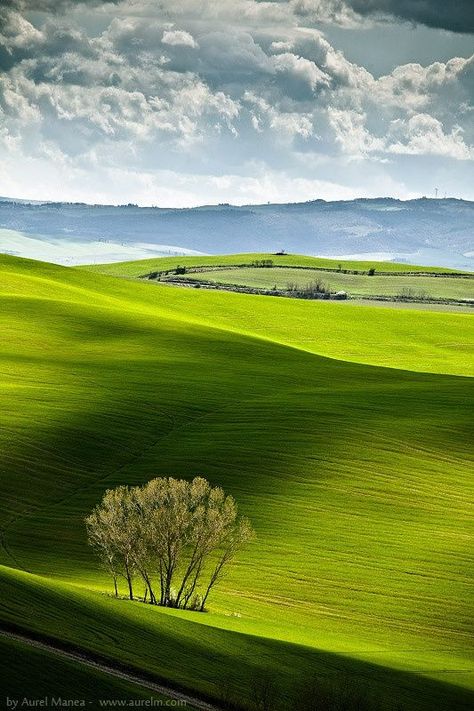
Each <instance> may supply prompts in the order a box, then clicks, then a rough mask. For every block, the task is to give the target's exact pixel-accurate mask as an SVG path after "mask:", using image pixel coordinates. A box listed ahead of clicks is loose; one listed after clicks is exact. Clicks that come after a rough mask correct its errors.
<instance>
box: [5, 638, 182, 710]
mask: <svg viewBox="0 0 474 711" xmlns="http://www.w3.org/2000/svg"><path fill="white" fill-rule="evenodd" d="M0 675H1V679H2V687H1V691H0V704H1V708H5V707H6V704H7V699H10V703H11V701H12V700H16V701H18V707H19V708H21V705H22V704H23V708H27V707H28V705H27V704H26V703H25V699H27V700H28V704H33V703H34V702H35V701H42V700H45V699H47V700H48V706H46V708H48V707H49V708H52V704H53V699H54V703H56V704H57V707H58V708H61V704H62V703H63V702H69V704H70V702H71V701H74V702H77V705H76V708H81V707H83V708H88V709H93V710H94V711H98V709H100V708H105V707H101V705H100V702H99V700H104V701H109V700H111V701H114V700H116V699H118V700H121V701H123V702H127V703H129V702H130V701H132V702H133V703H137V702H138V703H140V702H144V701H148V700H149V699H154V700H155V701H162V702H163V705H164V704H165V703H166V701H170V700H169V699H166V698H165V697H162V696H159V695H157V694H154V693H153V692H151V691H149V690H147V689H142V688H140V687H138V686H137V685H136V684H131V683H128V682H127V681H125V680H121V679H119V678H116V677H114V676H111V675H108V674H106V673H102V672H100V671H98V670H96V669H92V668H91V667H89V666H85V665H83V664H80V663H77V662H74V661H72V660H70V659H64V658H62V657H61V656H59V655H58V654H56V653H54V652H47V651H46V650H44V649H38V648H35V647H31V646H29V645H27V644H24V643H22V642H19V641H16V640H12V639H8V638H5V637H2V636H1V635H0ZM70 705H71V704H70ZM66 707H67V706H66ZM10 708H11V706H10ZM43 708H45V706H44V705H43ZM109 708H110V707H109ZM170 708H171V706H170ZM177 708H179V707H177ZM181 708H184V707H181ZM186 708H187V709H188V711H193V710H192V707H191V706H189V705H188V706H187V707H186Z"/></svg>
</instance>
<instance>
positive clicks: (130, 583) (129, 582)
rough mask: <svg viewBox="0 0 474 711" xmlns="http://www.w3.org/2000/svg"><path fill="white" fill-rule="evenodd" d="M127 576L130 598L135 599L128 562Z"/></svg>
mask: <svg viewBox="0 0 474 711" xmlns="http://www.w3.org/2000/svg"><path fill="white" fill-rule="evenodd" d="M125 577H126V578H127V583H128V596H129V598H130V600H133V587H132V576H131V575H130V570H129V567H128V565H127V564H125Z"/></svg>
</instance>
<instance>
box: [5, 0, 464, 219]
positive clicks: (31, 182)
mask: <svg viewBox="0 0 474 711" xmlns="http://www.w3.org/2000/svg"><path fill="white" fill-rule="evenodd" d="M473 52H474V2H473V0H456V2H451V3H450V2H447V1H446V0H272V1H265V0H122V1H120V0H119V1H117V2H107V3H104V2H100V1H99V0H88V1H87V2H72V1H71V0H0V195H3V196H9V197H17V198H26V199H37V200H57V201H77V202H88V203H107V204H124V203H137V204H139V205H159V206H163V207H166V206H169V207H186V206H193V205H201V204H215V203H227V202H230V203H233V204H247V203H264V202H296V201H305V200H312V199H318V198H323V199H325V200H339V199H352V198H356V197H377V196H393V197H396V198H401V199H410V198H417V197H421V196H423V195H426V196H428V197H435V196H436V194H437V195H438V196H439V197H443V196H444V195H447V196H452V197H458V198H464V199H470V200H474V54H473ZM436 191H437V192H436Z"/></svg>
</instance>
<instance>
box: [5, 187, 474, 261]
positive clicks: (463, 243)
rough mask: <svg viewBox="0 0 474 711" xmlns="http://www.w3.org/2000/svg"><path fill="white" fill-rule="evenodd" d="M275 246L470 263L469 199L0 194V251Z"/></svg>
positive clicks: (472, 213)
mask: <svg viewBox="0 0 474 711" xmlns="http://www.w3.org/2000/svg"><path fill="white" fill-rule="evenodd" d="M282 249H284V250H286V251H287V252H290V253H301V254H308V255H320V256H334V257H340V258H343V257H351V258H358V257H360V258H369V259H373V260H374V261H376V260H378V259H386V260H394V261H407V262H414V263H419V264H427V265H439V266H446V267H453V268H460V269H461V268H463V269H471V270H474V202H468V201H464V200H455V199H444V200H432V199H427V198H421V199H419V200H408V201H401V200H395V199H392V198H376V199H359V200H350V201H338V202H326V201H324V200H314V201H311V202H306V203H290V204H282V205H278V204H277V205H274V204H268V205H247V206H242V207H236V206H232V205H218V206H203V207H198V208H190V209H165V208H155V207H138V206H136V205H122V206H110V205H85V204H77V203H73V204H70V203H49V202H48V203H46V202H45V203H41V202H32V201H31V202H28V201H25V200H13V199H9V198H0V251H3V252H9V253H11V254H18V255H20V256H27V257H33V258H37V259H47V260H49V261H54V262H58V263H64V264H78V263H86V262H99V261H104V262H106V261H116V260H123V259H134V258H136V259H138V258H144V257H152V256H160V255H169V254H179V255H181V254H196V253H207V254H217V253H227V254H231V253H236V252H276V251H279V250H282Z"/></svg>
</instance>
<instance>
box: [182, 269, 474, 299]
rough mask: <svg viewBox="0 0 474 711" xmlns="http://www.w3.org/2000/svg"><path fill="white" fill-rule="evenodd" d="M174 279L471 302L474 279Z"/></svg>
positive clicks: (261, 273)
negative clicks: (313, 287) (319, 284)
mask: <svg viewBox="0 0 474 711" xmlns="http://www.w3.org/2000/svg"><path fill="white" fill-rule="evenodd" d="M172 278H173V279H177V280H179V279H196V280H198V281H201V280H202V281H212V282H215V283H216V284H236V285H239V286H250V287H256V288H258V289H273V288H276V289H283V290H286V289H288V286H289V285H290V284H291V285H296V287H297V288H302V287H305V286H308V285H309V284H312V283H314V282H315V281H322V282H323V284H324V286H325V287H327V288H328V289H329V290H330V291H332V292H334V291H340V290H343V291H346V292H347V293H348V294H349V295H350V296H362V297H364V296H374V295H375V296H395V297H400V296H403V294H406V293H410V294H412V296H413V297H414V298H417V297H418V298H421V299H423V298H425V299H428V298H431V299H458V300H459V299H472V300H474V279H466V278H463V277H458V278H456V277H436V278H434V277H422V276H396V277H387V276H377V275H374V276H366V275H362V274H343V273H340V274H339V273H337V272H327V273H325V272H321V271H318V270H316V269H315V270H312V269H291V268H288V269H286V268H279V269H256V268H248V267H247V268H242V269H223V270H219V271H208V272H206V271H203V272H195V273H193V272H190V273H187V274H185V275H184V276H180V275H172Z"/></svg>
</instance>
